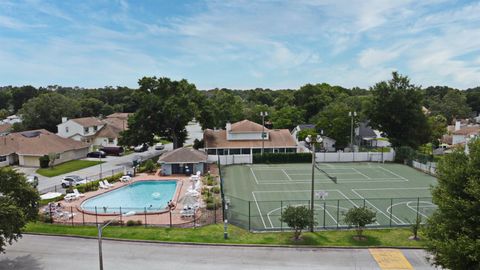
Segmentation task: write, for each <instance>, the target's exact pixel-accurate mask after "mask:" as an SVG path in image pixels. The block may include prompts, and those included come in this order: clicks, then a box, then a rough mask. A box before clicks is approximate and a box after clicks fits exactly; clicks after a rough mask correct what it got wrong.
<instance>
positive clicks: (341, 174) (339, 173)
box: [290, 171, 357, 175]
mask: <svg viewBox="0 0 480 270" xmlns="http://www.w3.org/2000/svg"><path fill="white" fill-rule="evenodd" d="M326 172H327V171H326ZM327 173H328V174H334V175H342V174H349V175H352V174H357V173H356V172H351V173H336V172H327ZM290 175H312V174H311V173H290ZM315 175H317V174H315ZM318 175H323V174H321V173H318Z"/></svg>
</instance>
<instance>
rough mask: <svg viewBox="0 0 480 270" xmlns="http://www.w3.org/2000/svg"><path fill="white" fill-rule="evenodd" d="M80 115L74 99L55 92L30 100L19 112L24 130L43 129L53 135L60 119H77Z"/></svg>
mask: <svg viewBox="0 0 480 270" xmlns="http://www.w3.org/2000/svg"><path fill="white" fill-rule="evenodd" d="M80 113H81V110H80V106H79V105H78V103H77V102H76V101H75V100H74V99H71V98H68V97H65V96H63V95H61V94H58V93H55V92H52V93H48V94H43V95H40V96H38V97H36V98H32V99H30V100H29V101H27V102H26V103H25V104H23V107H22V109H21V110H20V114H21V115H22V118H23V122H22V124H23V126H24V128H25V129H41V128H44V129H46V130H48V131H51V132H54V133H56V132H57V125H58V124H60V123H61V122H62V117H64V116H65V117H69V118H72V117H77V116H79V115H80Z"/></svg>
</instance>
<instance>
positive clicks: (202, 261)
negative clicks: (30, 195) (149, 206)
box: [0, 228, 435, 270]
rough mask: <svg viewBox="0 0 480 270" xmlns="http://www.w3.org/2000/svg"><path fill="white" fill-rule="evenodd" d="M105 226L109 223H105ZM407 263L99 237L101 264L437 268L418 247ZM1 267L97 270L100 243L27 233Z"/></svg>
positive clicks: (364, 252)
mask: <svg viewBox="0 0 480 270" xmlns="http://www.w3.org/2000/svg"><path fill="white" fill-rule="evenodd" d="M107 230H108V228H107ZM394 251H396V252H398V253H399V255H400V256H401V257H402V258H403V260H404V261H407V260H408V261H407V262H406V268H403V267H402V268H386V267H388V266H383V268H381V267H380V266H379V263H377V261H376V260H375V259H374V257H373V256H372V253H371V251H370V250H369V249H330V248H328V249H327V248H325V249H316V248H267V247H265V248H264V247H229V246H195V245H176V244H158V243H138V242H123V241H110V240H104V241H103V262H104V267H105V269H126V270H128V269H132V270H138V269H195V270H204V269H205V270H211V269H229V270H240V269H242V270H243V269H247V270H249V269H262V270H270V269H284V270H298V269H322V270H327V269H328V270H331V269H336V270H346V269H416V270H427V269H435V268H434V267H432V266H430V265H429V264H428V262H427V261H426V260H425V256H426V253H425V251H423V250H419V249H410V250H408V249H406V250H394ZM0 269H2V270H3V269H33V270H36V269H69V270H76V269H98V242H97V240H96V239H81V238H70V237H55V236H36V235H25V236H24V237H23V238H22V239H20V240H19V242H17V243H14V245H13V246H8V247H7V249H6V254H0Z"/></svg>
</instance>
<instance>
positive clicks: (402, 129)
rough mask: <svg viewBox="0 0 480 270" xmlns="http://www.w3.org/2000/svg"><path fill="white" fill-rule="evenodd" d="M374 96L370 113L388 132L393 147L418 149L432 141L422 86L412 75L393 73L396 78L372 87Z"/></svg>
mask: <svg viewBox="0 0 480 270" xmlns="http://www.w3.org/2000/svg"><path fill="white" fill-rule="evenodd" d="M370 90H371V92H372V95H373V99H372V102H371V106H370V108H369V111H368V116H369V118H370V120H371V122H370V123H371V124H372V126H373V127H374V128H377V129H379V130H381V131H383V132H385V133H386V134H387V136H388V138H389V140H390V142H391V143H392V145H393V146H402V145H406V146H410V147H413V148H417V147H418V146H419V145H421V144H424V143H426V142H428V140H429V139H430V130H429V129H428V128H425V127H427V126H428V123H427V118H426V116H425V115H424V114H423V112H422V105H421V104H422V94H421V91H420V88H419V87H418V86H415V85H413V84H411V83H410V80H409V79H408V77H406V76H405V77H404V76H402V75H399V74H398V73H397V72H393V73H392V79H391V80H390V81H388V82H386V81H382V82H379V83H377V84H375V86H373V87H372V88H370Z"/></svg>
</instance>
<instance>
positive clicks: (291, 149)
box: [287, 148, 297, 153]
mask: <svg viewBox="0 0 480 270" xmlns="http://www.w3.org/2000/svg"><path fill="white" fill-rule="evenodd" d="M295 152H297V149H296V148H287V153H295Z"/></svg>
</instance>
